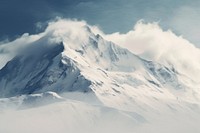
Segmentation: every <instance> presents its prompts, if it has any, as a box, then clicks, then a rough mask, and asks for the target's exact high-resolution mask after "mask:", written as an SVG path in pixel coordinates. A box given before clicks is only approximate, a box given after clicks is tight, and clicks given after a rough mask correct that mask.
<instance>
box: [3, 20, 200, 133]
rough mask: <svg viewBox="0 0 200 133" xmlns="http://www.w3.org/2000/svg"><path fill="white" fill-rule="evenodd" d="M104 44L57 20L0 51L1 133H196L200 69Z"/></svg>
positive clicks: (92, 32) (91, 31) (89, 30)
mask: <svg viewBox="0 0 200 133" xmlns="http://www.w3.org/2000/svg"><path fill="white" fill-rule="evenodd" d="M142 26H144V25H142ZM147 27H148V25H147ZM137 28H138V27H137ZM154 28H158V27H154ZM144 29H145V28H144ZM137 30H138V29H136V31H135V33H134V36H133V37H135V38H137V36H136V35H135V34H136V33H137V34H139V35H140V34H141V33H140V32H139V33H138V31H137ZM141 30H143V28H141V29H140V28H139V31H141ZM158 31H159V32H160V29H159V30H158ZM148 32H149V31H148ZM162 32H164V31H162ZM142 33H143V32H142ZM168 34H169V35H168ZM163 35H167V37H168V36H170V37H172V38H173V39H175V40H176V39H177V40H178V41H174V42H178V43H179V42H181V43H183V47H185V46H186V45H189V46H188V50H189V51H190V50H191V49H192V50H193V51H194V54H195V55H197V56H198V55H199V53H198V52H199V50H198V48H195V47H193V46H190V45H191V44H189V42H187V41H186V40H184V39H183V38H179V37H176V36H175V35H174V34H173V33H171V32H170V33H168V32H166V33H165V32H164V34H163ZM141 37H142V35H141ZM150 37H151V36H150ZM105 38H111V37H110V36H106V35H105V34H104V33H102V35H100V33H99V31H97V29H95V28H94V27H92V26H89V25H88V24H86V23H85V22H81V21H70V20H58V21H56V22H51V23H49V26H48V27H47V28H46V30H45V31H44V32H42V33H40V34H37V35H28V34H24V35H23V36H22V37H20V38H19V39H17V40H15V41H13V42H9V43H7V44H3V45H0V49H1V50H2V52H3V54H0V56H1V57H6V58H5V59H6V61H5V60H4V61H2V60H0V62H1V66H2V68H1V70H0V133H1V132H2V133H15V132H19V133H27V132H28V133H36V132H37V133H55V132H59V133H66V132H69V133H80V132H83V133H93V132H95V133H102V132H104V133H112V132H114V133H133V132H134V133H147V132H148V133H188V132H191V133H199V132H200V127H199V122H200V91H199V85H200V82H199V79H200V78H196V77H200V76H199V75H200V74H199V68H200V67H198V64H199V61H198V60H196V59H194V60H196V62H194V60H192V62H191V64H190V60H188V59H190V58H189V57H188V56H185V58H184V57H182V56H181V55H182V53H177V54H175V53H173V52H174V51H172V52H171V51H170V52H169V51H167V52H169V54H166V53H165V52H164V53H162V55H161V53H160V52H159V54H158V51H157V49H156V50H155V53H152V49H150V51H149V52H150V53H151V54H153V55H154V56H155V55H156V54H158V55H159V56H158V57H157V58H156V60H155V58H154V57H152V58H151V55H150V53H148V51H144V53H143V54H141V53H140V54H137V55H136V54H134V52H133V51H129V50H128V49H126V48H122V47H120V46H119V45H117V44H115V43H113V42H111V41H107V40H106V39H105ZM140 39H141V38H140ZM180 39H182V40H181V41H180ZM135 42H137V41H135ZM155 42H157V41H155ZM162 42H163V40H162V41H161V44H160V45H162ZM159 43H160V42H159ZM169 43H171V42H170V41H169ZM164 45H166V44H165V43H164ZM152 46H153V45H152ZM180 51H182V50H180ZM175 52H176V51H175ZM183 52H185V50H183ZM187 52H188V51H187ZM9 53H10V54H9ZM147 55H149V56H148V58H147ZM179 56H181V57H179ZM192 56H194V55H191V57H192ZM174 57H177V58H174ZM199 66H200V65H199ZM193 75H194V76H193Z"/></svg>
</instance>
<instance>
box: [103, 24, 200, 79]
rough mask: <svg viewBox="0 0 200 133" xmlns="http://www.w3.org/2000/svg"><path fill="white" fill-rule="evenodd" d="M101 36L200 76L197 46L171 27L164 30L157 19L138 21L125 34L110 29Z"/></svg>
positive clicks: (192, 74)
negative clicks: (110, 31)
mask: <svg viewBox="0 0 200 133" xmlns="http://www.w3.org/2000/svg"><path fill="white" fill-rule="evenodd" d="M104 37H105V38H106V39H108V40H111V41H113V42H115V43H116V44H119V45H120V46H122V47H125V48H127V49H129V50H130V51H132V52H133V53H135V54H137V55H139V56H141V57H143V58H145V59H147V60H152V61H156V62H159V63H164V64H166V65H170V64H171V65H173V66H174V67H175V68H176V69H178V71H181V72H185V73H184V74H187V75H188V74H190V76H191V77H194V74H195V75H198V77H199V76H200V60H199V59H200V50H199V49H198V48H196V47H195V46H194V45H193V44H192V43H190V42H189V41H188V40H186V39H184V38H183V37H181V36H177V35H176V34H174V33H173V32H172V31H170V30H168V31H163V30H162V29H161V28H160V26H159V25H158V23H146V24H145V23H144V22H143V21H139V22H138V23H137V24H136V25H135V27H134V28H133V30H131V31H129V32H127V33H125V34H120V33H113V34H110V35H104Z"/></svg>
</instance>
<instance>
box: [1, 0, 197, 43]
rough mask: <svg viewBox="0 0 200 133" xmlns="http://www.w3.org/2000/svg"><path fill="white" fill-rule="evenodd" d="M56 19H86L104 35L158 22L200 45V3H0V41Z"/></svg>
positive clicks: (132, 0)
mask: <svg viewBox="0 0 200 133" xmlns="http://www.w3.org/2000/svg"><path fill="white" fill-rule="evenodd" d="M56 16H60V17H64V18H76V19H78V20H86V21H87V22H88V23H89V24H91V25H98V26H99V27H101V29H102V30H103V31H104V32H105V33H113V32H121V33H125V32H127V31H129V30H131V29H132V28H133V26H134V24H135V23H136V22H137V21H138V20H140V19H144V20H145V21H146V22H154V21H159V24H160V25H161V27H162V28H163V29H165V30H166V29H171V30H172V31H174V32H175V33H176V34H178V35H183V37H185V38H186V39H188V40H189V41H191V42H192V43H194V44H196V45H197V46H200V39H199V35H200V30H199V29H200V23H199V20H200V1H199V0H0V38H1V40H3V39H5V38H13V37H17V36H19V35H21V34H23V33H27V32H28V33H31V34H33V33H35V32H39V31H38V28H36V26H38V25H39V26H40V25H41V24H43V22H46V21H48V20H50V19H53V18H55V17H56Z"/></svg>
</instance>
